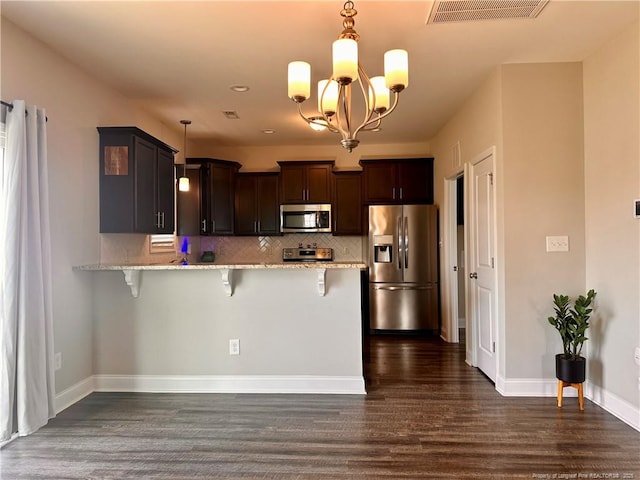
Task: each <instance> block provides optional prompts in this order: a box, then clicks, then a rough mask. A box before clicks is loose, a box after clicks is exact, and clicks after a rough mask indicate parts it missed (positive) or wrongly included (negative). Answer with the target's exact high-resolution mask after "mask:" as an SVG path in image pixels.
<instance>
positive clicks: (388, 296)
mask: <svg viewBox="0 0 640 480" xmlns="http://www.w3.org/2000/svg"><path fill="white" fill-rule="evenodd" d="M368 257H369V258H368V264H369V315H370V317H369V328H370V329H371V330H400V331H416V330H419V331H430V332H432V333H439V331H440V319H439V303H438V302H439V294H438V210H437V207H435V206H434V205H375V206H374V205H372V206H370V207H369V242H368Z"/></svg>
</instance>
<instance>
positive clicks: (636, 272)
mask: <svg viewBox="0 0 640 480" xmlns="http://www.w3.org/2000/svg"><path fill="white" fill-rule="evenodd" d="M639 8H640V7H639ZM639 42H640V40H639V36H638V24H637V23H636V24H635V25H634V26H633V27H632V28H630V29H628V30H626V31H625V32H623V33H622V34H620V35H619V36H618V37H616V38H614V39H613V40H611V41H610V42H609V43H607V44H605V45H604V46H603V47H602V48H601V49H600V50H599V51H597V52H595V53H594V54H593V55H591V56H589V57H588V58H587V59H586V60H585V62H584V99H585V121H584V128H585V178H586V202H585V210H586V278H587V281H586V283H587V286H588V287H592V288H594V289H596V290H597V291H598V298H597V305H598V309H597V315H596V318H595V319H594V323H593V327H592V328H591V330H590V331H589V337H590V341H589V342H588V347H589V350H588V354H589V364H588V375H589V381H590V382H592V383H593V384H594V385H595V386H597V387H598V388H600V389H603V390H604V392H605V393H604V394H602V395H601V399H600V400H601V401H602V402H603V403H607V402H608V401H609V402H610V401H611V395H613V398H618V399H620V400H621V401H622V402H627V403H628V404H630V405H632V406H633V407H635V408H636V410H637V409H638V407H640V398H639V395H638V384H637V382H638V377H639V375H640V369H639V368H638V367H636V366H635V364H634V362H633V349H634V347H636V346H638V345H640V253H639V252H640V220H638V219H635V218H633V215H632V213H633V209H632V204H633V200H634V199H636V198H640V147H639V142H640V134H639V132H640V122H639V111H640V94H639V85H640V77H639V73H638V72H639V71H640V62H639V58H640V48H639ZM607 395H609V398H607Z"/></svg>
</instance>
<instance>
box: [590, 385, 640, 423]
mask: <svg viewBox="0 0 640 480" xmlns="http://www.w3.org/2000/svg"><path fill="white" fill-rule="evenodd" d="M584 395H585V397H587V398H588V399H589V400H591V401H592V402H593V403H595V404H596V405H599V406H600V407H602V408H603V409H605V410H606V411H607V412H609V413H610V414H611V415H613V416H615V417H618V418H619V419H620V420H622V421H623V422H624V423H626V424H627V425H629V426H630V427H633V428H634V429H636V430H638V431H639V432H640V409H639V408H638V407H636V406H634V405H631V404H630V403H629V402H627V401H626V400H624V399H622V398H620V397H619V396H617V395H615V394H613V393H611V392H608V391H607V390H605V389H603V388H602V387H600V386H598V385H593V384H590V383H586V384H585V393H584Z"/></svg>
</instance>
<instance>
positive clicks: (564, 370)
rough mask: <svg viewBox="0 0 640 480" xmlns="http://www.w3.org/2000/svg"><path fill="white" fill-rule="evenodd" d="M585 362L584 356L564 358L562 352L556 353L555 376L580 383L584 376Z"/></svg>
mask: <svg viewBox="0 0 640 480" xmlns="http://www.w3.org/2000/svg"><path fill="white" fill-rule="evenodd" d="M586 367H587V362H586V361H585V359H584V357H578V358H577V359H575V360H574V359H571V358H565V356H564V354H563V353H558V354H557V355H556V378H557V379H558V380H562V381H563V382H567V383H582V382H584V380H585V377H586V371H587V368H586Z"/></svg>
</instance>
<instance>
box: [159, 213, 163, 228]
mask: <svg viewBox="0 0 640 480" xmlns="http://www.w3.org/2000/svg"><path fill="white" fill-rule="evenodd" d="M160 219H161V224H160V228H164V212H160Z"/></svg>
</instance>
